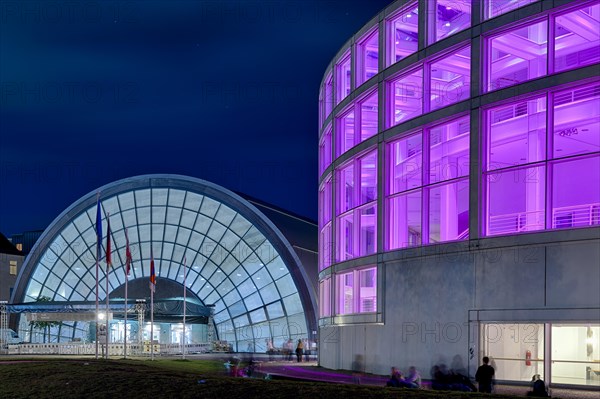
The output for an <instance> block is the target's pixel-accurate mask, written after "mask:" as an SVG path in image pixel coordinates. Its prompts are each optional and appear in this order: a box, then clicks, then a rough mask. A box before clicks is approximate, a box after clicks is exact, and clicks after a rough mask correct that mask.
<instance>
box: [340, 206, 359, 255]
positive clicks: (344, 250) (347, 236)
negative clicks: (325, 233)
mask: <svg viewBox="0 0 600 399" xmlns="http://www.w3.org/2000/svg"><path fill="white" fill-rule="evenodd" d="M336 228H337V231H338V234H337V240H336V247H337V252H338V256H337V260H338V261H340V262H341V261H344V260H346V259H352V258H354V256H355V254H354V213H353V212H348V213H347V214H346V215H343V216H340V217H339V218H338V219H337V227H336Z"/></svg>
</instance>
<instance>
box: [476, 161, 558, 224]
mask: <svg viewBox="0 0 600 399" xmlns="http://www.w3.org/2000/svg"><path fill="white" fill-rule="evenodd" d="M545 169H546V168H545V167H543V166H537V167H531V168H523V169H515V170H510V171H507V172H501V173H493V174H489V175H488V176H487V186H488V211H487V223H488V225H487V229H486V230H487V235H498V234H512V233H520V232H525V231H534V230H542V229H544V226H545V221H544V219H545V211H544V209H545V200H546V187H545V180H546V179H545Z"/></svg>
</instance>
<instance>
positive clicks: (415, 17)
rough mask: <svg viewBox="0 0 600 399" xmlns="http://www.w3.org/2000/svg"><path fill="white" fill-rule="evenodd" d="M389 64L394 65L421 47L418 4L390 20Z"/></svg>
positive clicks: (388, 39)
mask: <svg viewBox="0 0 600 399" xmlns="http://www.w3.org/2000/svg"><path fill="white" fill-rule="evenodd" d="M387 26H388V28H387V29H388V32H389V33H388V38H387V43H388V45H387V48H388V49H390V51H389V56H388V60H387V63H386V64H387V65H388V66H389V65H392V64H394V63H396V62H398V61H400V60H401V59H403V58H405V57H407V56H409V55H411V54H412V53H414V52H416V51H417V50H418V48H419V8H418V7H417V5H416V4H414V5H412V6H410V7H408V8H407V9H405V10H404V11H401V12H400V13H399V14H397V15H396V16H394V17H393V18H392V19H390V20H389V22H388V25H387Z"/></svg>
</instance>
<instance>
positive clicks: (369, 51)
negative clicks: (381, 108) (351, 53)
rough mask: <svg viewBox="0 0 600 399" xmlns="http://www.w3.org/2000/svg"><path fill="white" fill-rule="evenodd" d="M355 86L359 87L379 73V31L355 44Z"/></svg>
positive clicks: (369, 34) (374, 31) (372, 32)
mask: <svg viewBox="0 0 600 399" xmlns="http://www.w3.org/2000/svg"><path fill="white" fill-rule="evenodd" d="M356 47H357V54H356V70H357V72H356V86H357V87H358V86H360V85H361V84H363V83H364V82H366V81H367V80H369V79H371V78H372V77H373V76H375V75H377V72H379V30H378V29H377V28H375V29H374V30H373V31H371V32H369V33H367V34H366V35H365V36H363V37H362V38H361V39H360V40H359V42H358V44H357V46H356Z"/></svg>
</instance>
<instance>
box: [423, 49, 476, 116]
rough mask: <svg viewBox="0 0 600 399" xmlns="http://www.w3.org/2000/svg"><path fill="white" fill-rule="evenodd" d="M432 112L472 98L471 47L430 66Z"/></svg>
mask: <svg viewBox="0 0 600 399" xmlns="http://www.w3.org/2000/svg"><path fill="white" fill-rule="evenodd" d="M429 71H430V74H429V79H430V82H429V92H430V93H431V94H430V110H432V111H433V110H435V109H438V108H442V107H445V106H446V105H450V104H454V103H457V102H460V101H463V100H466V99H468V98H470V96H471V93H470V91H471V46H467V47H464V48H462V49H460V50H458V51H456V52H455V53H452V54H450V55H447V56H445V57H443V58H442V59H439V60H436V61H435V62H432V63H431V64H429Z"/></svg>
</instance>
